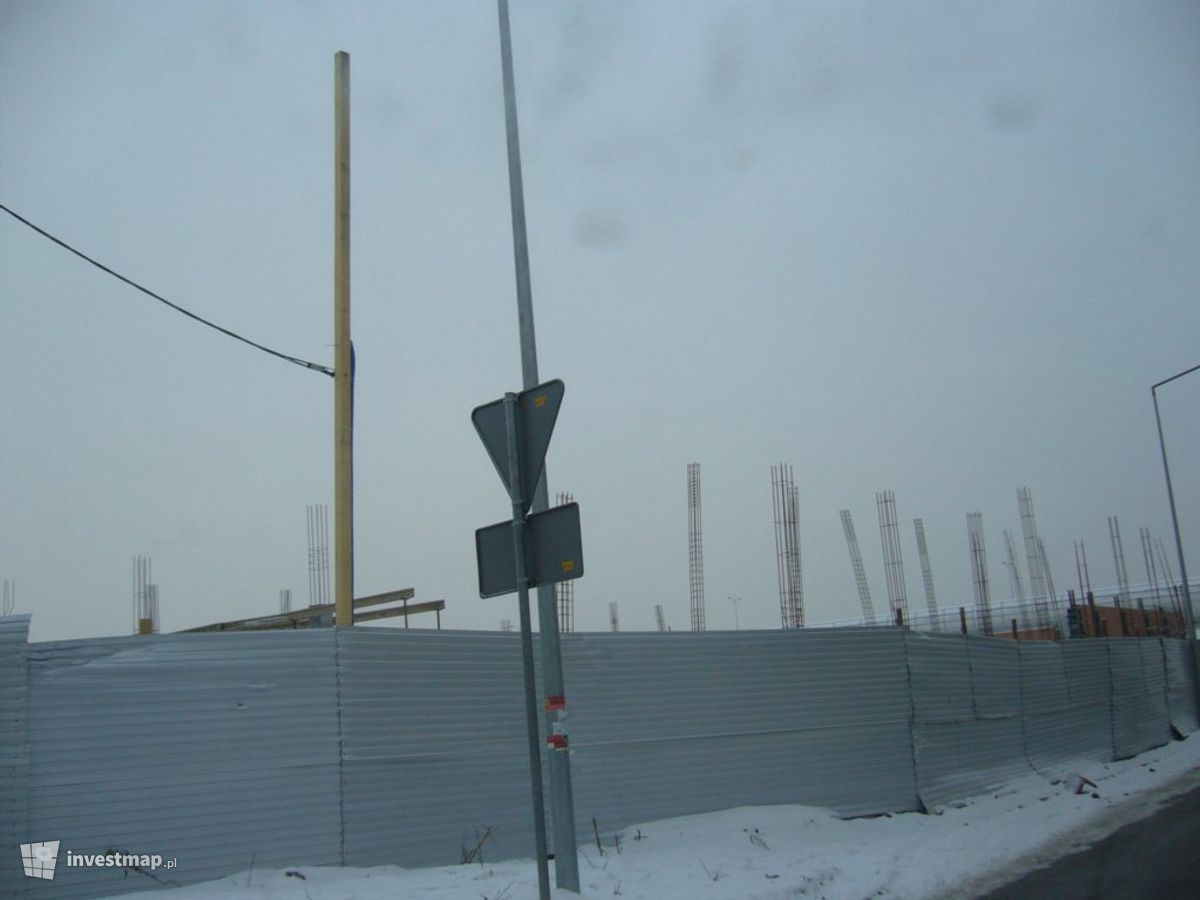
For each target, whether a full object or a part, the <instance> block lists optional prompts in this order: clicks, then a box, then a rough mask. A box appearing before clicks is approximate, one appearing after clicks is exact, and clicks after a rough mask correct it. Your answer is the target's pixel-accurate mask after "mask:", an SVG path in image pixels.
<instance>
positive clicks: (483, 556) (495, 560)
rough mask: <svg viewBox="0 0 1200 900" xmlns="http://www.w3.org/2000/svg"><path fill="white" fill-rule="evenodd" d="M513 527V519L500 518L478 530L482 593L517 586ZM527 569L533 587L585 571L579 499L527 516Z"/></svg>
mask: <svg viewBox="0 0 1200 900" xmlns="http://www.w3.org/2000/svg"><path fill="white" fill-rule="evenodd" d="M512 528H513V525H512V522H511V521H509V522H497V523H496V524H495V525H489V526H487V527H486V528H480V529H479V530H477V531H476V532H475V559H476V562H477V563H478V565H479V596H480V597H497V596H499V595H500V594H511V593H512V592H513V591H515V590H516V589H517V560H516V547H515V545H514V543H513V533H512ZM525 572H526V574H527V575H528V576H529V587H531V588H535V587H538V586H539V585H543V584H555V583H557V582H559V581H569V580H570V579H572V578H578V577H580V576H581V575H582V574H583V539H582V538H581V537H580V532H579V504H578V503H564V504H563V505H562V506H553V507H551V508H550V509H547V510H543V511H542V512H539V513H534V514H533V515H531V516H529V517H528V518H527V519H526V520H525Z"/></svg>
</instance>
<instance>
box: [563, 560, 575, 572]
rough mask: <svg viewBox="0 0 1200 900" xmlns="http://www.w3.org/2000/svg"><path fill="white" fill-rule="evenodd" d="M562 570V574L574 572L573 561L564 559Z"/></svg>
mask: <svg viewBox="0 0 1200 900" xmlns="http://www.w3.org/2000/svg"><path fill="white" fill-rule="evenodd" d="M562 570H563V571H564V572H572V571H574V570H575V560H573V559H564V560H563V561H562Z"/></svg>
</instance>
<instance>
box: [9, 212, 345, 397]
mask: <svg viewBox="0 0 1200 900" xmlns="http://www.w3.org/2000/svg"><path fill="white" fill-rule="evenodd" d="M0 209H2V210H4V211H5V212H6V213H8V214H9V215H10V216H12V217H13V218H14V219H16V220H17V221H18V222H20V223H22V224H23V225H27V226H29V227H30V228H32V229H33V230H34V231H36V232H37V233H38V234H40V235H41V236H42V237H44V238H48V239H49V240H51V241H53V242H54V243H56V244H58V246H60V247H62V248H63V249H64V250H69V251H71V252H72V253H74V254H75V255H76V256H78V257H79V258H80V259H82V260H86V261H87V262H90V263H91V264H92V265H93V266H95V267H96V268H97V269H100V270H101V271H102V272H107V273H108V274H109V275H111V276H112V277H113V278H116V279H117V280H119V281H123V282H125V283H126V284H127V285H129V286H130V287H132V288H136V289H137V290H139V291H141V292H142V293H143V294H145V295H147V296H148V297H153V298H154V299H155V300H157V301H158V302H159V303H162V304H165V305H166V306H169V307H171V309H173V310H175V311H176V312H178V313H182V314H183V315H185V316H187V317H188V318H189V319H193V320H195V321H197V322H199V323H200V324H201V325H207V326H208V327H209V328H213V329H215V330H217V331H219V332H221V334H224V335H226V336H228V337H231V338H233V339H235V340H238V341H241V342H242V343H243V344H249V345H250V346H251V347H254V348H255V349H256V350H261V351H262V352H263V353H270V354H271V355H272V356H276V357H278V358H279V359H282V360H286V361H287V362H290V363H295V364H296V365H298V366H303V367H304V368H306V369H312V370H313V371H314V372H321V373H323V374H325V375H330V376H332V375H333V369H331V368H329V367H328V366H323V365H321V364H320V363H314V362H309V361H308V360H305V359H300V358H298V357H295V356H289V355H288V354H286V353H280V352H279V351H278V350H272V349H271V348H270V347H265V346H263V345H262V344H259V343H257V342H255V341H252V340H250V339H249V338H247V337H243V336H242V335H240V334H238V333H237V332H235V331H230V330H229V329H228V328H223V327H221V326H220V325H218V324H216V323H215V322H210V321H209V320H208V319H205V318H204V317H203V316H198V315H196V314H195V313H194V312H191V311H190V310H186V309H184V308H183V307H182V306H180V305H179V304H177V303H172V302H171V301H170V300H168V299H167V298H166V297H163V296H161V295H159V294H156V293H154V291H152V290H150V289H149V288H146V287H143V286H142V285H140V284H138V283H137V282H136V281H133V280H132V279H130V278H126V277H125V276H124V275H122V274H121V273H120V272H115V271H113V270H112V269H110V268H109V267H108V266H106V265H104V264H103V263H101V262H97V261H96V260H94V259H92V258H91V257H90V256H88V255H87V254H86V253H82V252H80V251H79V250H76V249H75V248H74V247H72V246H71V245H70V244H68V243H67V242H66V241H63V240H61V239H59V238H56V237H55V236H54V235H52V234H51V233H50V232H48V231H46V230H45V229H44V228H39V227H38V226H37V225H34V224H33V223H32V222H30V221H29V220H28V219H26V218H25V217H24V216H22V215H19V214H17V213H15V212H13V211H12V210H11V209H9V208H8V207H7V206H5V205H4V204H3V203H0Z"/></svg>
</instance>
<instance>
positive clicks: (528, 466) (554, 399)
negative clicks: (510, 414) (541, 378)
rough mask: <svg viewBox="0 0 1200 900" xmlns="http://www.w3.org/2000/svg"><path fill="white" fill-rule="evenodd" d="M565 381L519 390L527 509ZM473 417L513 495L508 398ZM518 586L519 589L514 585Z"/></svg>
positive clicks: (519, 437)
mask: <svg viewBox="0 0 1200 900" xmlns="http://www.w3.org/2000/svg"><path fill="white" fill-rule="evenodd" d="M562 398H563V383H562V381H560V380H559V379H557V378H554V379H551V380H550V381H547V382H545V383H543V384H539V385H537V387H532V388H530V389H529V390H527V391H521V393H519V394H517V431H518V435H517V444H518V447H519V453H520V460H521V466H520V468H521V492H522V494H523V495H524V496H523V497H522V499H523V500H524V501H525V502H524V508H525V510H526V512H528V510H529V504H530V503H532V502H533V491H534V488H536V487H537V483H538V479H539V478H540V477H541V475H542V469H543V468H544V466H545V464H546V450H547V448H549V446H550V435H551V434H553V433H554V423H555V422H556V421H557V420H558V410H559V408H560V407H561V406H562ZM471 421H472V422H473V423H474V424H475V430H476V431H477V432H479V437H480V439H481V440H482V441H483V446H484V447H485V448H486V449H487V452H488V456H490V457H491V458H492V462H493V463H494V464H495V466H496V471H497V472H498V473H500V480H501V481H503V482H504V487H505V489H507V490H508V493H509V495H510V496H511V495H512V485H511V484H509V483H508V482H509V477H508V426H507V424H506V422H505V420H504V400H503V399H500V400H493V401H492V402H491V403H485V404H483V406H477V407H475V409H473V410H472V411H471ZM514 590H516V589H515V588H514Z"/></svg>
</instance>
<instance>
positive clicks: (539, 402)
mask: <svg viewBox="0 0 1200 900" xmlns="http://www.w3.org/2000/svg"><path fill="white" fill-rule="evenodd" d="M533 405H534V406H545V405H546V395H545V394H541V395H539V396H537V397H534V398H533Z"/></svg>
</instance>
